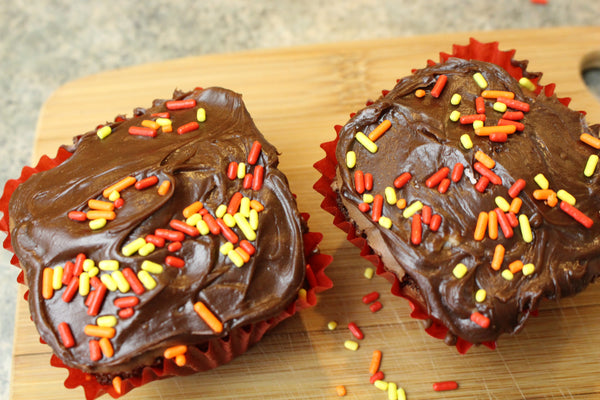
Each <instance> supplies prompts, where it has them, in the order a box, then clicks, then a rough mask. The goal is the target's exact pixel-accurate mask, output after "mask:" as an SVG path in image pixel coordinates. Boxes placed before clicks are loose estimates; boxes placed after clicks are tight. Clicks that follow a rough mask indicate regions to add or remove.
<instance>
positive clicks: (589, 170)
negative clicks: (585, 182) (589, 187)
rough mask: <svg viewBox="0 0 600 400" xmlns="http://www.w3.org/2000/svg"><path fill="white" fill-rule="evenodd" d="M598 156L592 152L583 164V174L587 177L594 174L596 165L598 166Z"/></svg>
mask: <svg viewBox="0 0 600 400" xmlns="http://www.w3.org/2000/svg"><path fill="white" fill-rule="evenodd" d="M598 159H599V158H598V156H597V155H596V154H592V155H591V156H590V157H589V158H588V160H587V163H586V164H585V169H584V170H583V174H584V175H585V176H587V177H588V178H589V177H590V176H592V175H594V171H596V167H597V166H598Z"/></svg>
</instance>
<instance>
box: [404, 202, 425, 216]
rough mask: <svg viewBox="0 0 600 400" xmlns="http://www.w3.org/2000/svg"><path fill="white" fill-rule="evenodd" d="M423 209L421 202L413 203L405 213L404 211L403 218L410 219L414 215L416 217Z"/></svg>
mask: <svg viewBox="0 0 600 400" xmlns="http://www.w3.org/2000/svg"><path fill="white" fill-rule="evenodd" d="M422 208H423V203H421V202H420V201H418V200H417V201H415V202H414V203H412V204H411V205H410V206H408V207H406V208H405V209H404V211H402V216H403V217H404V218H410V217H412V216H413V215H415V214H416V213H418V212H419V211H421V209H422Z"/></svg>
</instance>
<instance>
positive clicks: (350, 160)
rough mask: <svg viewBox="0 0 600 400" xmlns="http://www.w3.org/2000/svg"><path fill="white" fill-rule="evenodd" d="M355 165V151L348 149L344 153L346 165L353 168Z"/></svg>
mask: <svg viewBox="0 0 600 400" xmlns="http://www.w3.org/2000/svg"><path fill="white" fill-rule="evenodd" d="M355 165H356V153H355V152H353V151H349V152H347V153H346V167H348V168H354V166H355Z"/></svg>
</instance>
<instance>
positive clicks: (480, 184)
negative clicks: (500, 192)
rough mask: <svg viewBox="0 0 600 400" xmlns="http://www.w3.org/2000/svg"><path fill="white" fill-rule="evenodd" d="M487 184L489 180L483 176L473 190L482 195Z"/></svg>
mask: <svg viewBox="0 0 600 400" xmlns="http://www.w3.org/2000/svg"><path fill="white" fill-rule="evenodd" d="M489 184H490V180H489V179H488V178H487V177H485V176H481V177H480V178H479V180H478V181H477V183H476V184H475V190H477V191H478V192H481V193H483V192H485V189H486V188H487V187H488V185H489Z"/></svg>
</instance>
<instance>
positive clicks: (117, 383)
mask: <svg viewBox="0 0 600 400" xmlns="http://www.w3.org/2000/svg"><path fill="white" fill-rule="evenodd" d="M112 385H113V388H114V389H115V392H117V394H122V392H123V380H122V379H121V377H120V376H115V377H114V378H113V380H112Z"/></svg>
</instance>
